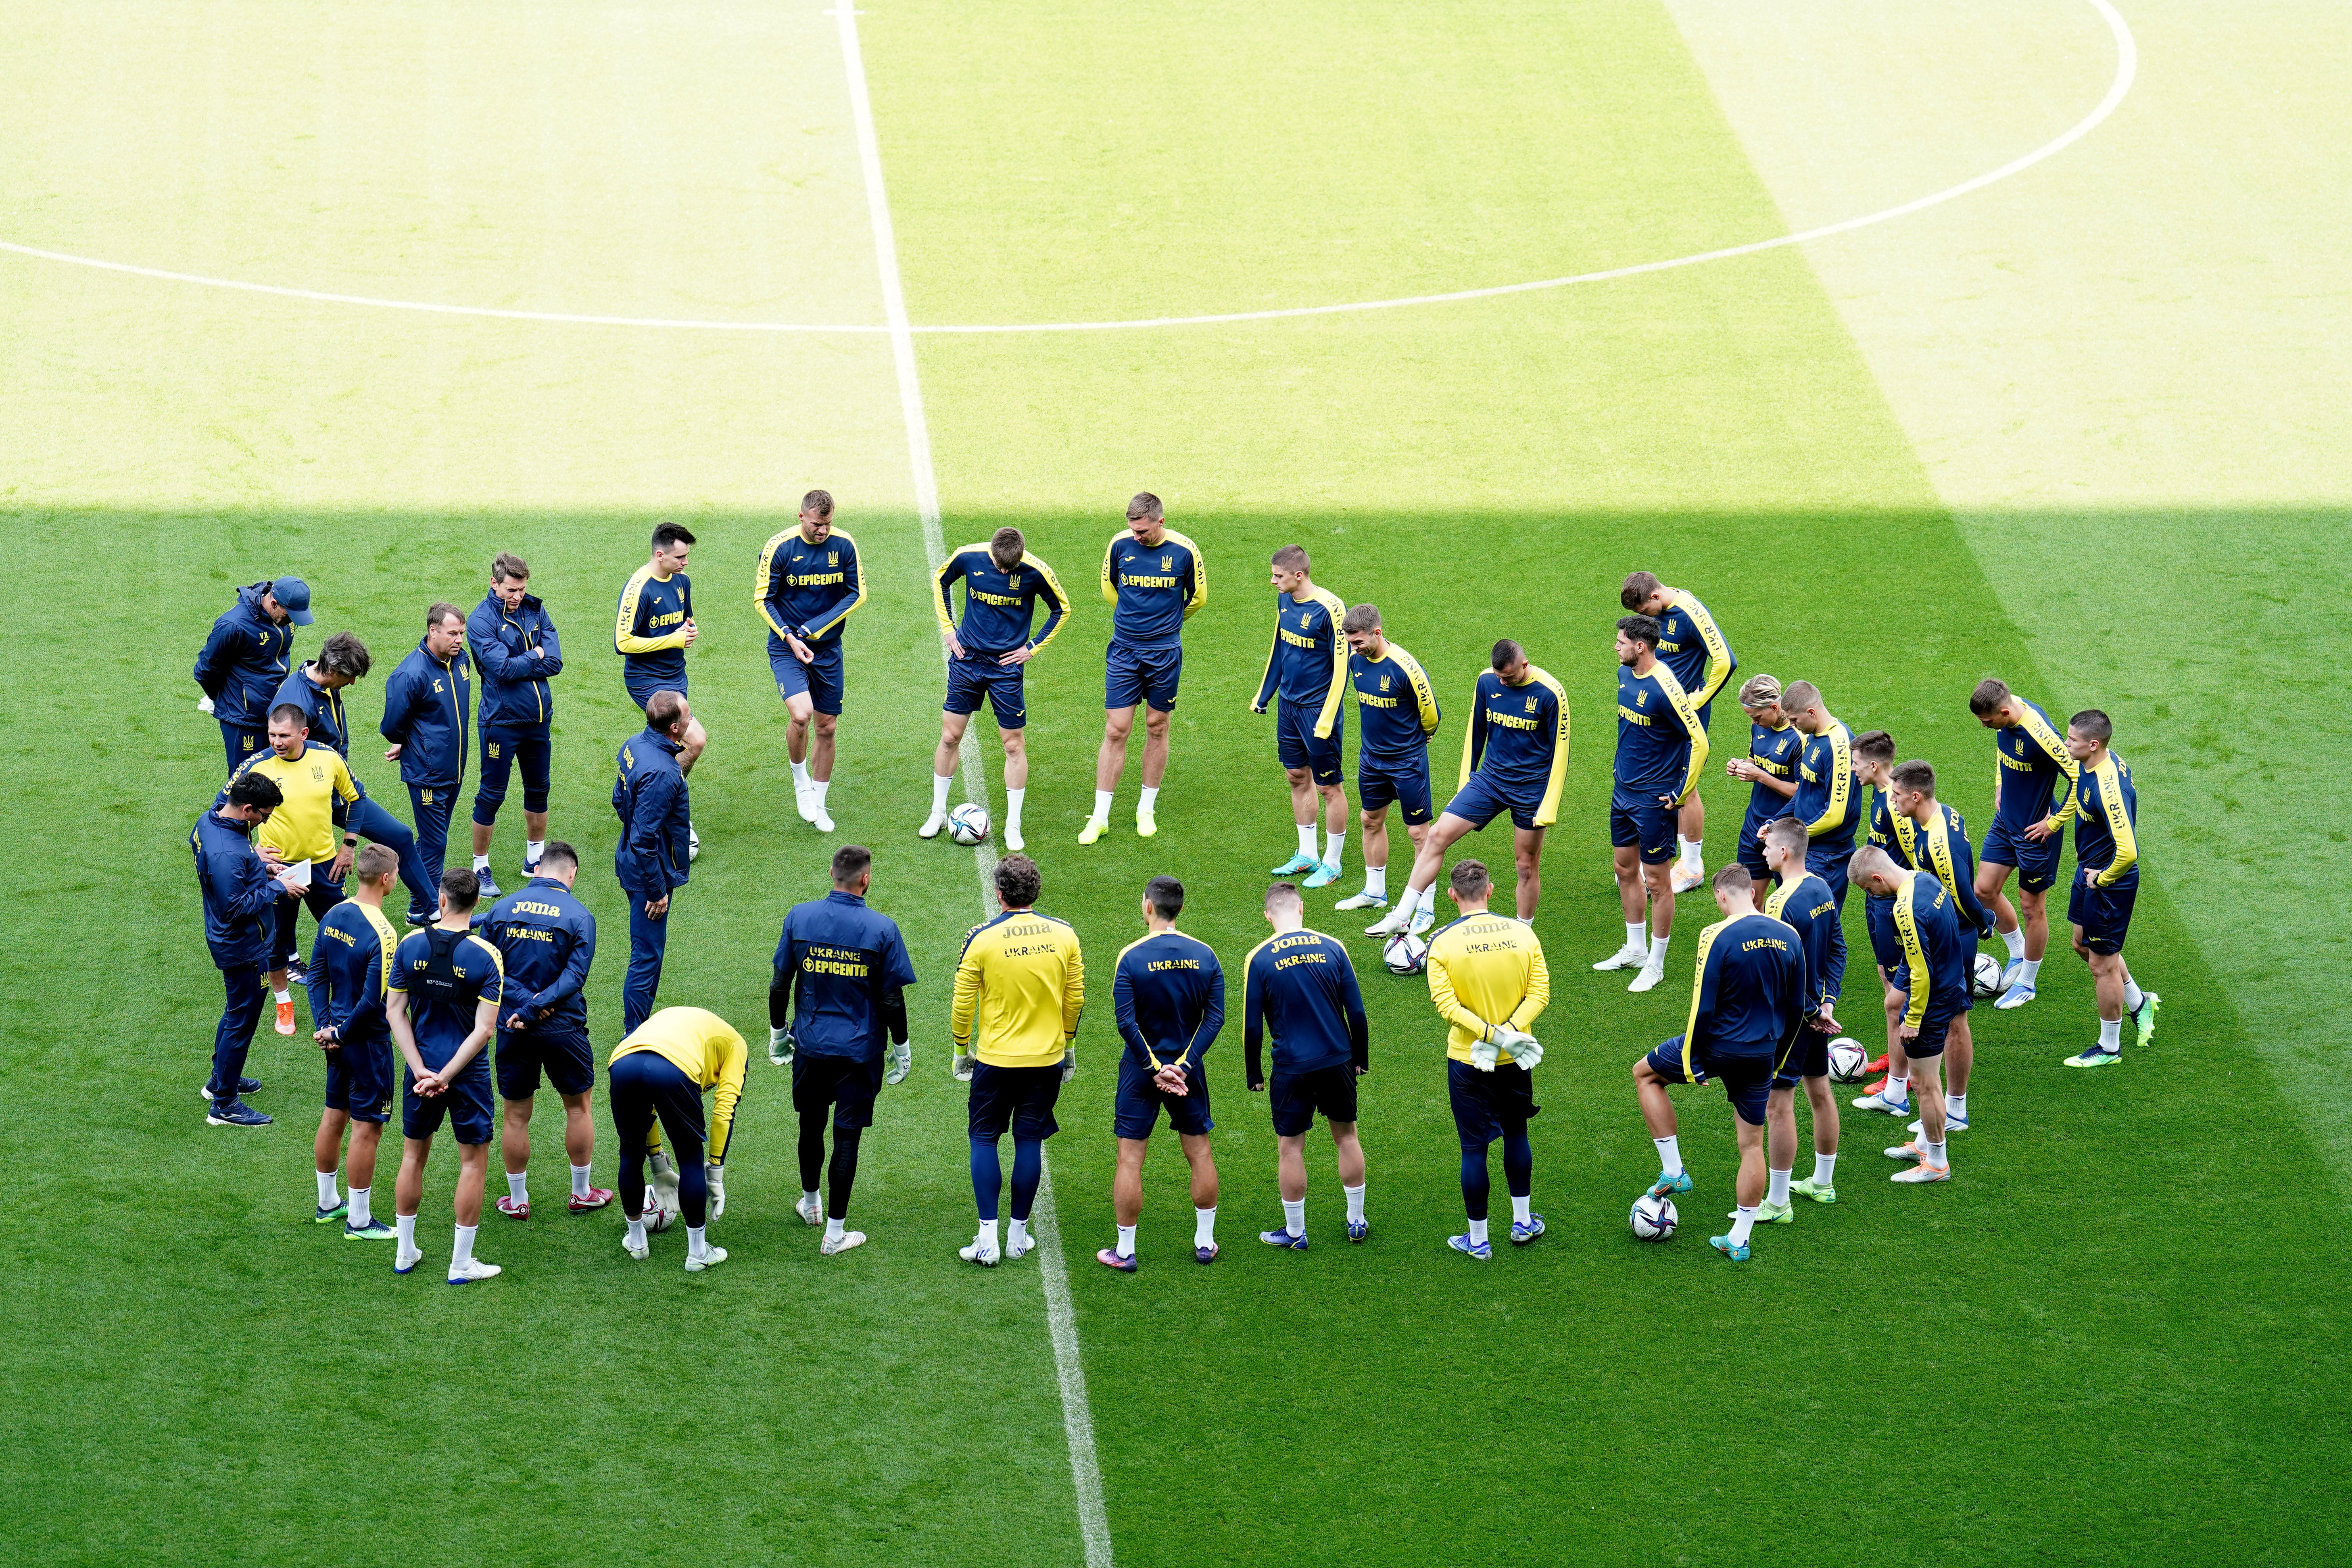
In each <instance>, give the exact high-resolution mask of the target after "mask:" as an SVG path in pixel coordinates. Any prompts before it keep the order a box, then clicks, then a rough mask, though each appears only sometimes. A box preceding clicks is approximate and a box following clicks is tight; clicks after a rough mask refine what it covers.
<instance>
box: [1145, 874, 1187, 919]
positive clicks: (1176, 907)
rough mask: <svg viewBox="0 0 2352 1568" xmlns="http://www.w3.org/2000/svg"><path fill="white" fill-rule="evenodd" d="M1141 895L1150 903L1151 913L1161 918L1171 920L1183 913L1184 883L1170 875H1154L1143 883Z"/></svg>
mask: <svg viewBox="0 0 2352 1568" xmlns="http://www.w3.org/2000/svg"><path fill="white" fill-rule="evenodd" d="M1143 896H1144V897H1145V899H1147V900H1148V901H1149V902H1150V904H1151V913H1152V914H1154V915H1158V916H1160V919H1162V920H1173V919H1175V918H1176V917H1177V916H1178V915H1181V914H1183V913H1184V884H1183V883H1181V882H1178V881H1177V880H1176V879H1175V878H1174V877H1172V876H1155V877H1153V878H1152V879H1151V880H1150V882H1147V883H1144V884H1143Z"/></svg>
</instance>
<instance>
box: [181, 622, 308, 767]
mask: <svg viewBox="0 0 2352 1568" xmlns="http://www.w3.org/2000/svg"><path fill="white" fill-rule="evenodd" d="M311 619H312V617H311V614H310V584H308V583H306V582H304V581H303V580H301V579H300V578H299V577H281V578H279V579H278V580H276V581H275V582H255V583H248V584H247V585H246V586H245V587H243V588H240V589H238V590H237V591H236V603H235V604H233V605H231V606H229V609H228V613H226V614H225V615H223V616H222V617H221V618H220V619H219V620H217V621H215V622H213V630H212V635H211V636H209V637H207V638H205V651H204V652H203V653H198V654H197V655H196V667H195V671H194V674H195V677H196V685H198V686H200V687H202V688H203V690H204V694H205V712H207V713H209V714H211V715H212V716H213V717H214V718H215V719H217V720H218V721H219V722H220V728H221V743H222V744H223V745H224V746H226V747H227V748H228V770H229V771H230V772H231V773H234V772H236V765H237V764H238V763H240V762H244V761H246V760H247V759H248V758H253V757H256V756H258V755H259V754H260V753H261V752H263V751H264V750H266V749H268V745H269V706H270V699H271V698H272V697H274V696H275V695H277V693H278V683H279V682H281V681H283V680H284V679H285V678H286V672H287V670H288V668H289V662H290V660H291V659H292V656H293V647H294V628H295V627H297V626H308V625H309V624H310V622H311Z"/></svg>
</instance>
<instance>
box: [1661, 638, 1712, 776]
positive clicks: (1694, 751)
mask: <svg viewBox="0 0 2352 1568" xmlns="http://www.w3.org/2000/svg"><path fill="white" fill-rule="evenodd" d="M1651 673H1652V674H1655V675H1656V676H1657V677H1658V685H1659V687H1660V689H1662V690H1663V691H1664V693H1665V694H1666V704H1667V706H1670V707H1672V708H1673V709H1674V710H1675V717H1676V718H1678V719H1680V720H1681V721H1682V727H1683V733H1684V734H1685V735H1687V736H1689V737H1690V757H1689V758H1688V760H1687V761H1686V763H1685V766H1684V768H1683V781H1682V782H1681V783H1680V784H1677V785H1675V800H1678V801H1679V800H1689V799H1690V793H1691V791H1692V790H1694V789H1697V788H1698V777H1699V769H1700V768H1705V767H1706V726H1704V725H1702V724H1700V723H1699V721H1698V705H1697V704H1696V703H1695V702H1693V701H1692V700H1691V696H1690V694H1689V693H1687V692H1685V691H1684V690H1683V685H1682V683H1681V682H1680V681H1678V680H1676V679H1675V673H1674V672H1673V671H1672V670H1669V669H1668V668H1666V667H1665V665H1664V664H1660V665H1658V666H1657V667H1656V668H1655V669H1654V670H1653V671H1652V672H1651Z"/></svg>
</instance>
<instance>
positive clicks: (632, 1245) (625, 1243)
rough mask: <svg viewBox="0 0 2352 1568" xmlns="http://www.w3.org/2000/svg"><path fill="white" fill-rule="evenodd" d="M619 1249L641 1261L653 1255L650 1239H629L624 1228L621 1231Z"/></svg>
mask: <svg viewBox="0 0 2352 1568" xmlns="http://www.w3.org/2000/svg"><path fill="white" fill-rule="evenodd" d="M621 1250H622V1251H624V1252H626V1253H627V1254H628V1255H629V1256H630V1257H632V1258H635V1259H636V1260H638V1261H639V1262H641V1263H642V1262H643V1261H645V1260H646V1259H647V1258H649V1257H651V1256H652V1255H653V1250H654V1248H653V1243H652V1242H650V1241H632V1240H630V1239H629V1233H628V1232H627V1231H625V1230H624V1231H622V1232H621Z"/></svg>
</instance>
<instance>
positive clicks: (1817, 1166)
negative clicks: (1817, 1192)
mask: <svg viewBox="0 0 2352 1568" xmlns="http://www.w3.org/2000/svg"><path fill="white" fill-rule="evenodd" d="M1813 1185H1814V1186H1836V1185H1837V1156H1836V1155H1814V1156H1813Z"/></svg>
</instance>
